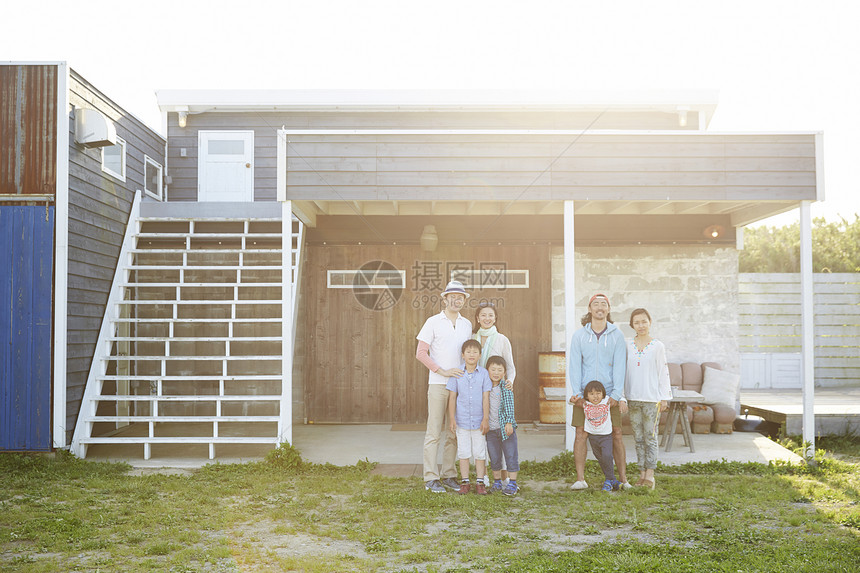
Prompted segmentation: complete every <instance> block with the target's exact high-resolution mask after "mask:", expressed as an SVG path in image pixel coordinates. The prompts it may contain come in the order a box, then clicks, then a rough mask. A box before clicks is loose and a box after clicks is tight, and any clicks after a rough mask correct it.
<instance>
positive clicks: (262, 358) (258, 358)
mask: <svg viewBox="0 0 860 573" xmlns="http://www.w3.org/2000/svg"><path fill="white" fill-rule="evenodd" d="M101 359H102V360H122V361H132V360H256V361H259V362H265V361H273V360H275V361H280V360H281V356H280V355H274V354H273V355H271V356H259V355H255V356H232V355H231V356H193V355H188V354H179V355H176V356H162V355H152V356H148V355H134V356H114V355H110V356H103V357H102V358H101ZM189 377H191V376H189Z"/></svg>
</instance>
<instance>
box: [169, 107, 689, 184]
mask: <svg viewBox="0 0 860 573" xmlns="http://www.w3.org/2000/svg"><path fill="white" fill-rule="evenodd" d="M176 121H177V115H176V114H175V113H171V114H168V139H169V141H170V146H169V151H168V154H169V158H170V176H171V177H172V178H173V183H172V184H171V185H170V190H169V197H168V200H170V201H196V200H197V158H198V152H197V132H198V131H200V130H217V129H225V130H230V129H234V130H240V129H245V130H247V129H252V130H254V154H255V157H254V161H255V170H254V200H255V201H274V200H275V198H276V189H275V169H276V165H277V155H276V151H277V140H276V133H277V130H278V129H280V128H281V127H282V126H285V127H286V128H288V129H538V130H547V129H586V128H589V129H603V130H608V129H649V130H667V129H679V128H678V116H677V114H675V113H656V112H652V113H620V112H607V113H603V114H601V112H600V111H594V112H588V113H586V112H577V113H571V112H507V113H499V112H451V111H438V112H402V113H373V112H368V113H358V112H334V113H325V114H324V113H295V112H294V113H263V112H246V113H235V112H217V113H216V112H212V113H202V114H192V115H189V116H188V122H187V124H186V126H185V127H184V128H181V127H179V125H178V124H177V123H176ZM697 121H698V116H696V115H695V114H690V121H689V123H688V125H687V129H696V126H697V123H696V122H697ZM181 149H185V150H186V156H185V157H181V156H180V150H181Z"/></svg>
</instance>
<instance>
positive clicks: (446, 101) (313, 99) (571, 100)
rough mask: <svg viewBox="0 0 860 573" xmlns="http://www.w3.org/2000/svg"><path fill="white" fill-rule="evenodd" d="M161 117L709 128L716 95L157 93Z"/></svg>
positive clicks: (695, 92)
mask: <svg viewBox="0 0 860 573" xmlns="http://www.w3.org/2000/svg"><path fill="white" fill-rule="evenodd" d="M156 98H157V100H158V107H159V108H160V109H161V111H162V112H180V111H182V112H188V113H192V114H196V113H205V112H242V111H257V112H260V111H270V112H278V111H291V112H315V113H318V112H338V111H352V112H355V111H368V112H371V111H373V112H380V111H389V112H398V111H400V112H408V111H464V112H469V111H473V112H474V111H496V112H528V111H544V112H546V111H557V112H572V111H590V110H612V111H616V112H648V111H652V112H661V113H682V112H686V113H690V114H699V115H700V116H701V117H702V122H701V127H706V126H707V125H708V123H709V122H710V120H711V117H712V116H713V114H714V110H715V109H716V107H717V92H716V91H712V90H691V91H676V92H665V91H637V92H610V91H606V92H604V91H557V90H556V91H537V90H158V91H156Z"/></svg>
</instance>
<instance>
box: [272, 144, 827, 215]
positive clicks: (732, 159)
mask: <svg viewBox="0 0 860 573" xmlns="http://www.w3.org/2000/svg"><path fill="white" fill-rule="evenodd" d="M287 163H288V164H287V197H288V198H290V199H309V200H314V201H326V200H332V201H343V200H384V201H391V200H395V201H408V200H424V201H432V200H440V201H441V200H462V199H463V198H464V197H468V199H469V200H474V201H480V200H495V201H498V200H504V201H508V200H539V201H548V200H560V199H578V200H587V199H593V200H604V201H612V200H655V201H663V200H667V198H671V200H673V201H685V200H687V201H695V200H702V199H707V200H709V201H719V200H740V201H755V200H774V199H790V200H801V199H814V198H815V196H816V187H815V181H816V174H815V139H814V136H813V135H811V134H774V135H749V134H695V135H693V134H677V135H676V134H658V133H642V134H599V133H598V134H591V133H589V134H586V135H579V134H570V135H541V134H514V135H499V134H482V135H472V134H470V135H461V134H440V135H426V134H416V135H368V134H343V135H338V134H319V135H303V134H290V135H289V144H288V146H287Z"/></svg>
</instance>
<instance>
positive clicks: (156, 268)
mask: <svg viewBox="0 0 860 573" xmlns="http://www.w3.org/2000/svg"><path fill="white" fill-rule="evenodd" d="M125 268H126V269H128V270H131V271H137V270H142V271H180V270H182V269H185V270H193V271H244V270H255V271H280V270H283V269H284V267H282V266H276V265H127V266H126V267H125Z"/></svg>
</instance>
